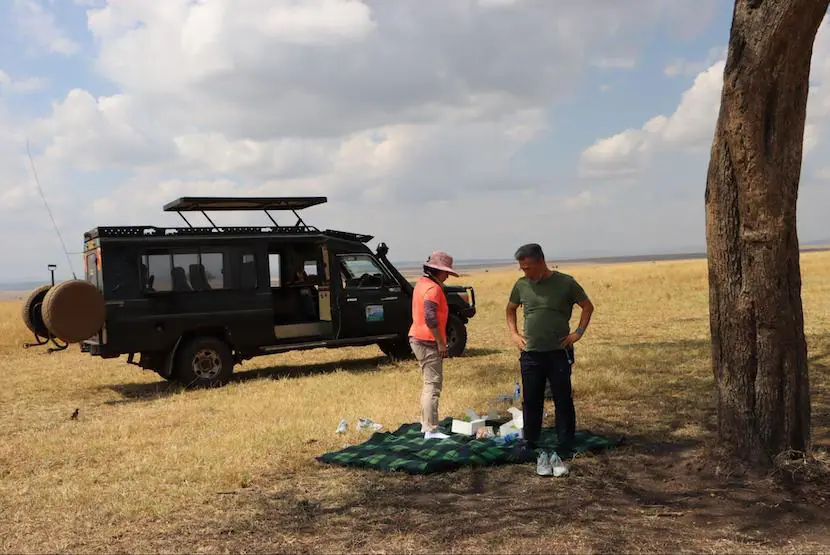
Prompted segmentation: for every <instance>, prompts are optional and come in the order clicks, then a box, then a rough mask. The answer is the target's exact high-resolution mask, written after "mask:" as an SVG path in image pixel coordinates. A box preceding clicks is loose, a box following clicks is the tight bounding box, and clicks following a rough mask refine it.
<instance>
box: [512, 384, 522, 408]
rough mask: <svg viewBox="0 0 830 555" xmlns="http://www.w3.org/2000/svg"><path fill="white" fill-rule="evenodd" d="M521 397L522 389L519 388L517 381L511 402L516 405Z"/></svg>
mask: <svg viewBox="0 0 830 555" xmlns="http://www.w3.org/2000/svg"><path fill="white" fill-rule="evenodd" d="M521 396H522V388H521V387H519V382H518V380H517V381H516V386H515V387H514V388H513V402H514V403H515V404H518V403H519V399H520V398H521Z"/></svg>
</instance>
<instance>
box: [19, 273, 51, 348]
mask: <svg viewBox="0 0 830 555" xmlns="http://www.w3.org/2000/svg"><path fill="white" fill-rule="evenodd" d="M51 288H52V286H51V285H41V286H40V287H38V288H37V289H35V290H34V291H32V292H31V293H29V296H28V297H27V298H26V302H24V303H23V323H24V324H26V327H27V328H29V331H30V332H32V333H33V334H35V335H36V336H37V337H44V338H46V337H49V328H47V327H46V323H45V322H44V321H43V312H42V311H41V305H42V304H43V298H44V297H46V293H47V292H48V291H49V289H51Z"/></svg>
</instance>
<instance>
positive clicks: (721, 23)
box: [0, 0, 830, 281]
mask: <svg viewBox="0 0 830 555" xmlns="http://www.w3.org/2000/svg"><path fill="white" fill-rule="evenodd" d="M416 4H417V6H416ZM731 10H732V3H731V2H728V1H725V0H703V1H701V2H699V3H697V4H695V5H694V6H692V5H685V4H683V3H677V2H675V1H673V0H665V1H661V0H631V2H629V3H626V4H625V5H622V4H617V3H612V2H595V3H576V2H559V1H555V0H549V1H546V2H539V1H535V2H534V1H532V0H464V1H461V0H458V1H442V2H432V1H424V2H420V3H419V2H408V1H403V0H402V1H400V2H381V1H380V0H372V1H367V2H365V3H358V2H352V1H349V0H304V1H303V2H297V1H292V2H288V1H284V0H272V1H270V2H265V1H264V0H236V1H234V2H231V1H230V0H205V1H204V2H201V3H200V5H195V4H194V3H192V2H189V1H187V0H164V1H161V0H158V1H156V0H140V1H139V0H120V1H118V2H116V1H115V0H110V1H106V0H100V1H92V0H10V1H7V2H4V3H2V4H0V125H2V127H3V128H4V129H6V132H5V134H0V178H2V182H0V200H3V201H4V204H5V206H6V209H7V211H8V217H5V218H3V221H2V222H0V226H3V229H2V232H3V236H4V237H6V239H4V240H2V241H0V249H2V250H3V252H2V254H3V255H5V257H6V259H8V257H9V256H14V257H16V258H15V259H16V260H17V261H18V263H17V264H15V265H4V268H3V269H2V270H0V281H14V280H27V279H41V278H42V277H43V274H44V273H45V272H44V270H43V268H45V266H46V264H47V263H49V262H52V261H57V263H58V264H59V266H60V267H59V275H63V276H64V277H65V276H66V275H67V274H68V268H67V267H66V266H67V264H66V262H65V258H64V255H63V253H62V250H61V248H60V245H59V243H58V240H57V238H56V236H55V233H54V230H53V229H52V228H51V224H50V222H49V220H48V216H47V214H46V210H45V208H44V206H43V203H42V201H41V199H40V197H39V196H38V194H37V189H36V188H35V184H34V181H33V179H32V175H31V171H30V170H29V168H28V167H27V163H28V161H27V158H26V155H25V138H26V137H28V138H29V139H30V141H31V143H32V147H33V151H34V153H35V163H36V167H37V170H38V174H39V176H40V178H41V183H42V185H43V188H44V191H45V193H46V195H47V197H48V198H49V200H50V205H51V207H52V210H53V211H54V213H55V215H56V217H57V219H58V222H59V224H60V228H61V231H62V233H63V236H64V239H65V240H66V241H67V243H68V246H69V250H70V251H72V252H77V251H78V250H79V249H80V245H81V235H82V233H83V231H85V230H87V229H89V228H92V227H94V226H96V225H111V224H122V223H126V224H139V223H141V224H146V223H150V224H157V225H164V224H168V225H169V224H174V225H176V224H177V221H176V219H175V218H173V217H172V216H170V215H168V214H162V212H161V206H162V205H163V204H164V203H165V202H167V201H169V200H171V199H172V198H175V197H177V196H181V195H193V194H200V195H213V194H216V195H220V194H240V195H248V194H257V195H259V194H269V195H301V194H315V195H316V194H325V195H327V196H329V198H330V202H329V203H328V204H327V205H326V206H323V207H320V208H314V209H312V210H313V212H309V214H308V219H310V220H312V221H314V223H316V224H317V225H318V226H320V227H332V228H340V229H350V230H355V231H360V232H366V233H370V234H372V235H375V236H376V237H377V238H378V240H383V241H386V242H387V243H388V244H389V245H390V247H391V249H392V251H391V255H392V257H393V258H395V259H404V260H407V259H421V258H423V257H425V256H426V255H427V254H429V252H430V251H432V250H435V249H444V250H448V251H450V252H451V253H452V254H454V255H455V256H456V257H457V258H460V259H465V258H500V259H503V258H507V257H509V256H510V253H512V251H513V250H514V248H515V246H517V245H518V244H521V243H525V242H528V241H531V240H533V241H539V242H541V243H543V245H544V246H545V247H546V250H547V252H548V254H549V255H550V257H551V258H553V259H556V258H557V257H559V258H571V257H578V256H594V255H626V254H641V253H650V252H676V251H688V250H701V249H703V248H704V243H703V237H704V228H703V225H704V220H703V190H704V187H705V172H706V165H707V163H708V147H709V145H710V144H711V132H712V129H713V128H714V114H716V110H717V103H718V100H719V97H718V93H719V87H720V82H719V78H720V73H719V71H718V70H719V68H718V66H717V64H718V62H722V59H723V53H724V52H725V51H724V48H725V46H726V43H727V40H728V32H729V26H730V23H731V21H730V20H731ZM826 35H827V33H826V32H825V30H824V28H822V31H820V33H819V38H818V39H817V43H816V56H815V57H814V81H815V83H814V89H815V90H814V97H815V98H813V97H811V103H810V106H809V108H808V123H809V127H810V129H809V132H808V133H807V135H808V136H809V137H810V141H809V144H810V147H809V148H808V149H807V151H806V154H805V162H804V174H803V177H802V191H803V194H802V199H801V201H800V208H799V218H800V220H799V231H800V234H801V239H802V241H812V240H819V239H828V238H830V230H828V229H827V228H826V227H825V224H824V223H823V215H822V213H821V210H820V206H822V203H823V202H824V201H826V200H830V198H828V197H830V195H828V193H827V189H828V184H829V183H830V170H829V169H828V168H830V164H828V163H827V162H825V160H826V159H827V158H826V153H827V152H828V150H830V149H828V148H827V144H828V143H827V142H825V141H827V136H830V135H828V134H827V133H825V131H830V126H828V122H827V119H828V115H830V93H828V91H827V88H828V87H830V83H828V82H827V81H828V79H826V78H827V77H830V67H828V66H827V64H825V63H823V62H816V59H817V58H819V57H821V56H823V54H826V53H827V52H828V50H830V48H828V44H827V43H828V39H827V37H826ZM713 66H714V69H711V70H710V68H712V67H713ZM707 70H710V71H708V73H707ZM657 116H663V118H657V119H653V118H656V117H657ZM649 122H650V123H649ZM379 137H382V139H381V140H379V139H378V138H379ZM805 144H807V143H805ZM426 216H429V217H431V218H433V219H434V221H433V222H432V223H427V222H428V221H429V219H428V218H427V219H425V217H426ZM223 218H224V219H225V221H227V217H223ZM255 218H256V219H255V221H259V219H258V218H259V217H258V216H256V217H255ZM233 221H250V220H246V219H245V216H244V215H242V216H239V217H238V218H237V219H235V220H233ZM21 233H25V234H27V235H28V237H29V239H28V243H30V244H31V248H30V249H26V250H25V252H21V251H20V249H19V241H16V240H14V239H13V237H14V236H16V235H18V234H21ZM72 256H73V264H74V265H75V270H76V272H77V271H78V269H79V268H80V267H81V266H80V257H79V256H78V255H74V254H73V255H72Z"/></svg>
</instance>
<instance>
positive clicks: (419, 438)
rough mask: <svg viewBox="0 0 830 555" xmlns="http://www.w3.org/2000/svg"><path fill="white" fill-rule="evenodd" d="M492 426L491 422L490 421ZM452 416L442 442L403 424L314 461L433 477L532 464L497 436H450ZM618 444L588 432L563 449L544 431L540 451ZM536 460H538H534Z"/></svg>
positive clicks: (414, 425) (575, 450) (583, 449)
mask: <svg viewBox="0 0 830 555" xmlns="http://www.w3.org/2000/svg"><path fill="white" fill-rule="evenodd" d="M487 425H490V422H488V423H487ZM451 427H452V418H449V417H448V418H445V419H444V420H442V421H441V423H440V424H439V431H441V432H444V433H446V434H449V435H450V437H449V438H447V439H443V440H438V439H424V434H423V433H422V432H421V424H420V423H409V424H403V425H401V426H400V427H399V428H398V429H397V430H395V431H394V432H375V433H374V434H372V436H371V437H370V438H369V439H368V440H366V441H365V442H363V443H360V444H358V445H351V446H349V447H346V448H344V449H342V450H340V451H333V452H330V453H325V454H323V455H320V456H318V457H316V460H318V461H320V462H323V463H329V464H335V465H340V466H353V467H362V468H373V469H376V470H387V471H404V472H407V473H409V474H432V473H435V472H446V471H451V470H456V469H458V468H461V467H462V466H486V465H501V464H515V463H523V462H528V461H529V459H528V458H527V453H524V454H522V453H521V452H520V451H519V450H517V449H516V442H515V441H506V442H499V440H498V439H497V438H488V439H476V438H475V437H472V436H466V435H463V434H454V433H451V432H450V429H451ZM617 443H618V442H617V441H615V440H612V439H609V438H606V437H602V436H599V435H595V434H592V433H591V432H589V431H587V430H580V431H578V432H577V433H576V438H575V441H574V443H573V447H572V449H571V450H570V451H568V452H564V451H562V450H561V449H559V445H558V439H557V437H556V431H555V430H552V429H548V428H543V429H542V435H541V437H540V439H539V443H538V446H539V449H544V450H545V451H547V452H550V451H557V453H558V454H559V456H560V457H563V458H564V457H567V456H569V455H571V454H574V453H584V452H588V451H597V450H601V449H607V448H611V447H614V446H615V445H616V444H617ZM533 461H534V462H535V458H534V459H533Z"/></svg>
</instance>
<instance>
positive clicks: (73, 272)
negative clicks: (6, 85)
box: [26, 137, 78, 279]
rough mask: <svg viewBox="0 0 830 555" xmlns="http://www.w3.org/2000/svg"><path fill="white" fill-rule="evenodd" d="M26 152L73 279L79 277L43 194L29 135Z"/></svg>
mask: <svg viewBox="0 0 830 555" xmlns="http://www.w3.org/2000/svg"><path fill="white" fill-rule="evenodd" d="M26 154H28V155H29V164H30V165H31V166H32V174H33V175H34V176H35V184H36V185H37V190H38V192H39V193H40V198H42V199H43V204H44V206H46V212H47V213H48V214H49V219H50V220H52V225H53V226H54V228H55V233H57V235H58V240H59V241H60V242H61V247H63V253H64V254H65V255H66V261H67V262H68V263H69V269H70V271H71V272H72V279H78V278H77V276H76V275H75V268H74V267H73V266H72V259H71V258H70V257H69V251H68V250H67V249H66V243H64V242H63V237H62V236H61V232H60V229H58V224H57V223H56V222H55V218H54V216H53V215H52V210H51V209H50V208H49V203H48V202H47V201H46V196H45V195H44V194H43V188H42V187H41V186H40V179H38V177H37V170H36V169H35V161H34V159H33V158H32V151H31V150H30V149H29V138H28V137H27V138H26Z"/></svg>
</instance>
